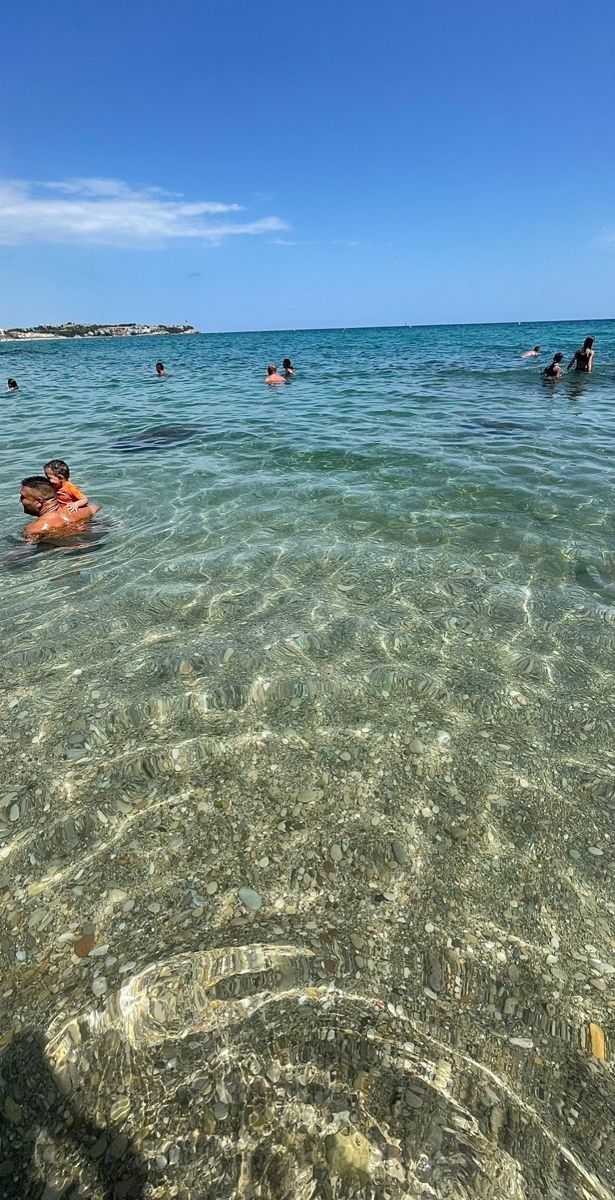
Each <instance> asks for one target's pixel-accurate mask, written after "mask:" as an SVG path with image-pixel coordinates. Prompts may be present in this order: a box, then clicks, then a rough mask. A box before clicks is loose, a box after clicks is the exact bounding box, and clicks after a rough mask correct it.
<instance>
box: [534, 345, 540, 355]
mask: <svg viewBox="0 0 615 1200" xmlns="http://www.w3.org/2000/svg"><path fill="white" fill-rule="evenodd" d="M534 354H540V346H534Z"/></svg>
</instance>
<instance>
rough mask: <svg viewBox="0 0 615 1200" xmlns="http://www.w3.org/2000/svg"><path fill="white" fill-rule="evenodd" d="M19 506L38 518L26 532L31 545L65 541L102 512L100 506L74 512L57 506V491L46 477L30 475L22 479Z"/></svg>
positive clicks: (93, 505)
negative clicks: (57, 539)
mask: <svg viewBox="0 0 615 1200" xmlns="http://www.w3.org/2000/svg"><path fill="white" fill-rule="evenodd" d="M19 502H20V504H21V506H22V508H23V510H24V512H25V513H27V514H28V516H30V517H34V518H35V519H34V521H31V522H30V524H29V525H26V527H25V529H24V530H23V536H24V537H25V539H26V541H28V542H36V541H38V540H39V538H44V537H47V536H49V535H51V536H53V535H57V536H60V537H63V536H65V535H67V534H69V533H71V532H72V530H73V529H75V530H76V529H78V528H79V526H80V525H83V524H84V523H85V522H86V521H90V520H91V519H92V517H93V516H94V514H95V513H97V512H98V510H99V508H100V504H88V506H87V508H80V509H78V511H77V512H72V511H71V510H70V508H69V507H68V506H67V505H62V504H59V503H58V497H57V495H56V490H55V488H54V486H53V484H52V483H50V482H49V480H48V479H47V478H46V477H45V475H28V477H27V478H26V479H22V482H21V492H20V495H19Z"/></svg>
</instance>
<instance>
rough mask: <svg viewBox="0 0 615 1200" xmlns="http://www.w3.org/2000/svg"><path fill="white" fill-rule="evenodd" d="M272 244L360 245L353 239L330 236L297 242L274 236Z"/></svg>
mask: <svg viewBox="0 0 615 1200" xmlns="http://www.w3.org/2000/svg"><path fill="white" fill-rule="evenodd" d="M270 245H272V246H351V247H353V246H358V245H359V243H358V242H356V241H351V240H350V239H348V238H329V239H328V240H326V241H322V240H321V239H320V238H315V239H314V238H313V239H312V240H311V241H307V242H295V241H293V240H292V238H284V237H277V238H272V239H271V243H270Z"/></svg>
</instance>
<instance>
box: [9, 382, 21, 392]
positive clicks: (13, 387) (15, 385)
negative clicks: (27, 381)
mask: <svg viewBox="0 0 615 1200" xmlns="http://www.w3.org/2000/svg"><path fill="white" fill-rule="evenodd" d="M6 385H7V387H8V389H9V392H18V391H19V384H18V382H17V380H16V379H7V381H6Z"/></svg>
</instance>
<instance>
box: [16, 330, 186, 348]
mask: <svg viewBox="0 0 615 1200" xmlns="http://www.w3.org/2000/svg"><path fill="white" fill-rule="evenodd" d="M193 333H200V330H199V329H178V330H173V331H171V330H168V329H155V330H151V331H148V332H147V333H74V334H69V335H68V336H67V335H66V334H63V333H28V334H24V335H23V337H2V336H0V346H1V345H3V344H4V343H5V342H6V343H9V344H10V343H13V342H93V341H95V340H98V341H109V340H111V339H112V338H113V339H115V338H121V339H123V340H126V339H128V338H138V337H139V338H140V337H187V336H188V335H190V334H193Z"/></svg>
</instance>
